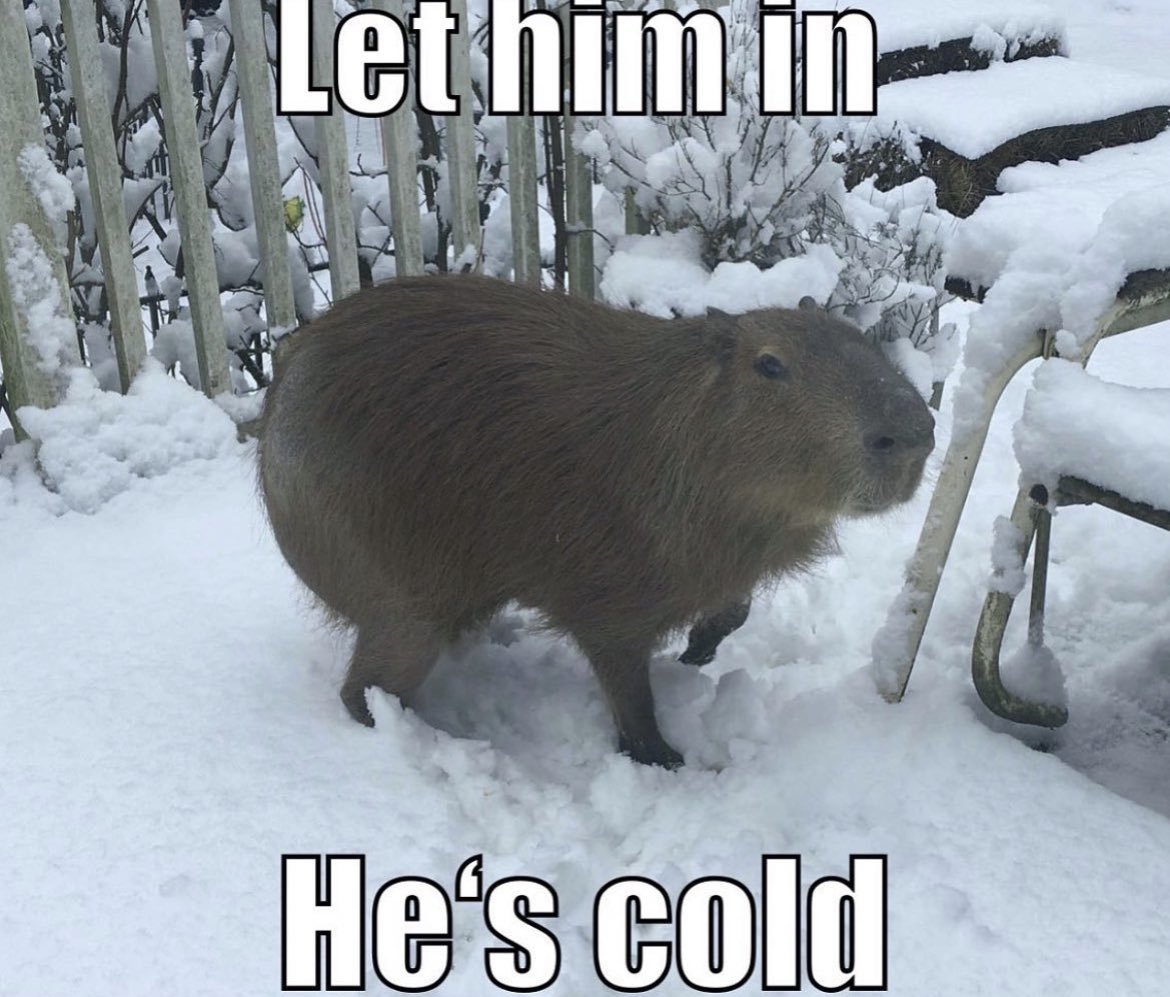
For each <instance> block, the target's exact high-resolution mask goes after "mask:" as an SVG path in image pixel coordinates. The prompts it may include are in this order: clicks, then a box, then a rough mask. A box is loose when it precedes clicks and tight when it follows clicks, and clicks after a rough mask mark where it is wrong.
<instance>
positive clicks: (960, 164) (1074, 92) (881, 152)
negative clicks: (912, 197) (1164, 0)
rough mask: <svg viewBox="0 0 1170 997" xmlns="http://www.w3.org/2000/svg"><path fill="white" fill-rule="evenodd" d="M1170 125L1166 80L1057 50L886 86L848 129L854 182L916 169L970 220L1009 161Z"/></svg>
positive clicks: (1116, 141)
mask: <svg viewBox="0 0 1170 997" xmlns="http://www.w3.org/2000/svg"><path fill="white" fill-rule="evenodd" d="M1168 126H1170V79H1161V78H1154V77H1144V76H1137V75H1135V74H1133V73H1126V72H1122V71H1120V70H1116V69H1108V68H1106V67H1103V66H1097V65H1094V64H1091V63H1082V62H1075V61H1074V60H1071V59H1068V58H1064V57H1061V56H1053V57H1049V58H1037V59H1027V60H1024V61H1019V62H1011V63H1006V62H1004V63H996V64H994V65H992V66H990V67H989V68H987V69H983V70H979V71H969V72H957V73H947V74H945V75H942V76H932V77H928V78H919V79H910V80H903V81H901V82H898V83H890V84H887V85H886V86H884V87H881V88H880V89H879V91H878V116H877V119H876V120H874V119H858V120H857V121H856V122H855V123H854V124H853V125H852V128H851V135H852V138H853V141H854V144H855V145H856V146H858V148H859V153H858V154H857V155H856V156H855V157H854V161H853V162H852V163H851V164H850V171H849V172H850V176H849V180H850V182H854V183H855V182H859V181H860V180H862V179H864V178H865V177H867V176H872V175H875V174H876V175H877V178H878V185H879V186H880V187H883V188H889V187H893V186H896V185H897V184H900V183H905V182H906V181H908V180H910V179H913V178H915V177H918V176H923V175H926V176H930V177H932V178H933V179H934V180H935V182H936V183H937V184H938V188H939V204H940V205H941V206H942V207H944V208H946V209H947V210H948V211H951V212H952V213H954V214H956V215H958V216H960V217H966V216H968V215H970V214H971V213H972V212H974V211H975V209H976V208H978V207H979V205H980V203H981V202H982V201H983V199H984V198H985V197H987V196H988V195H990V194H994V193H995V192H996V180H997V179H998V177H999V175H1000V174H1001V173H1002V172H1003V170H1005V169H1006V168H1008V167H1011V166H1017V165H1019V164H1021V163H1026V162H1032V161H1034V162H1041V163H1057V162H1060V161H1061V160H1069V159H1077V158H1080V157H1081V156H1085V155H1088V154H1090V153H1092V152H1095V151H1096V150H1098V149H1105V148H1112V147H1116V146H1122V145H1129V144H1132V143H1135V142H1142V141H1145V140H1148V139H1151V138H1153V137H1154V136H1155V135H1157V134H1159V133H1160V132H1162V131H1164V130H1165V129H1166V128H1167V127H1168Z"/></svg>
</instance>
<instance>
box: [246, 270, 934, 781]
mask: <svg viewBox="0 0 1170 997" xmlns="http://www.w3.org/2000/svg"><path fill="white" fill-rule="evenodd" d="M276 367H277V375H276V378H275V381H274V384H273V386H272V387H271V389H270V390H269V395H268V400H267V403H266V409H265V416H264V428H263V431H262V435H261V442H260V469H261V481H262V487H263V493H264V500H265V503H266V505H267V508H268V515H269V518H270V520H271V523H272V527H273V530H274V532H275V535H276V538H277V541H278V543H279V544H280V548H281V550H282V552H283V553H284V555H285V557H286V558H287V560H288V562H289V564H290V565H291V566H292V567H293V569H294V571H296V573H297V575H298V576H299V577H300V578H301V579H302V581H303V582H304V583H305V584H306V585H307V586H308V587H309V588H310V589H311V590H312V591H313V592H314V593H315V594H316V595H317V597H318V598H319V599H320V600H321V602H322V603H324V605H325V606H326V607H327V608H328V609H329V610H330V611H331V612H332V613H333V614H335V615H336V616H337V617H339V618H341V619H342V620H344V621H347V622H349V623H352V624H354V625H356V627H357V631H358V635H357V643H356V646H355V650H354V657H353V660H352V662H351V665H350V672H349V676H348V678H347V680H346V683H345V686H344V688H343V690H342V698H343V699H344V701H345V703H346V705H347V707H348V708H349V710H350V712H351V713H353V715H354V716H355V717H357V718H358V719H360V720H362V721H363V722H366V723H369V722H371V719H370V715H369V712H368V709H367V707H366V704H365V690H366V688H368V687H369V686H371V685H377V686H380V687H382V688H384V689H386V690H387V691H389V692H392V693H395V694H397V695H400V696H402V697H404V698H405V699H409V697H410V696H411V694H412V693H413V692H414V691H415V689H416V688H417V687H418V685H419V684H420V683H421V682H422V680H423V679H424V678H425V677H426V674H427V673H428V671H429V670H430V668H431V667H432V665H433V664H434V662H435V659H436V657H437V655H438V653H439V651H440V650H441V649H442V647H443V646H444V645H445V644H447V643H449V642H450V641H452V640H454V639H455V638H457V637H458V636H459V635H460V634H462V633H464V632H466V631H468V630H471V629H473V628H475V627H477V626H480V625H482V624H483V623H486V622H487V621H488V620H489V619H490V618H491V617H492V616H493V615H494V614H495V613H496V612H498V611H499V609H500V608H502V606H503V605H504V604H506V603H507V602H509V601H512V600H515V601H518V602H520V603H521V604H523V605H526V606H529V607H533V608H535V609H538V610H539V611H540V612H541V613H542V614H543V615H544V617H545V618H546V620H547V621H548V623H549V624H550V625H551V626H552V627H554V628H557V629H559V630H562V631H564V632H566V633H568V634H570V635H572V636H573V637H574V638H575V639H576V641H577V642H578V644H580V646H581V648H582V650H583V651H584V652H585V653H586V655H587V656H588V657H589V659H590V661H591V663H592V664H593V666H594V669H595V671H596V672H597V674H598V676H599V678H600V679H601V681H602V684H603V686H604V688H605V691H606V694H607V697H608V699H609V702H610V706H611V708H612V710H613V712H614V715H615V718H616V720H617V724H618V728H619V732H620V734H621V740H622V744H623V747H624V748H625V749H626V750H628V751H629V752H630V753H631V754H633V755H634V756H635V757H636V758H639V759H641V760H644V761H654V762H661V763H675V762H677V761H678V760H679V756H678V755H677V753H676V752H674V751H673V749H671V748H670V747H669V746H668V745H667V744H666V743H665V742H664V741H663V740H662V737H661V735H660V734H659V732H658V728H657V725H656V723H655V720H654V710H653V700H652V698H651V695H650V688H649V679H648V662H649V657H650V655H651V653H652V651H653V650H654V648H655V646H656V645H657V644H658V643H659V642H660V641H661V640H662V639H663V637H664V636H665V635H667V634H668V633H669V632H670V631H672V630H674V629H677V628H679V627H681V626H684V625H686V624H687V623H688V622H690V621H692V620H693V619H694V618H695V617H697V616H698V615H700V614H701V613H703V612H704V611H706V610H711V609H719V608H720V607H722V606H725V605H726V604H727V603H729V602H733V601H735V600H737V599H742V598H743V597H744V596H745V595H747V594H748V593H750V592H751V590H752V589H753V588H754V587H755V586H756V585H757V584H758V583H759V582H760V581H761V580H762V579H764V578H766V577H769V576H774V575H776V574H779V573H780V572H783V571H786V570H790V569H793V568H798V567H801V566H803V565H806V564H808V563H809V562H810V561H811V560H812V559H814V558H815V557H816V556H818V555H819V554H820V553H822V552H823V550H824V549H825V547H826V545H827V543H828V541H829V540H830V537H831V530H832V524H833V522H834V520H835V519H836V518H838V517H839V516H841V515H850V514H864V513H868V512H874V511H879V510H881V509H885V508H887V507H888V506H890V505H892V504H894V503H896V502H899V501H903V500H905V499H906V498H908V497H909V496H910V495H911V494H912V492H913V490H914V488H915V486H916V485H917V483H918V480H919V478H920V476H921V470H922V465H923V461H924V459H925V456H926V453H927V452H928V451H929V449H930V446H931V443H932V441H933V421H932V420H931V418H930V415H929V412H928V410H927V409H926V407H925V405H924V404H923V403H922V400H921V399H920V398H919V397H918V396H917V395H916V394H915V393H914V391H913V389H911V388H910V387H909V385H908V384H907V383H906V382H905V380H904V379H903V378H902V377H901V375H899V374H898V373H897V372H896V371H895V370H894V368H893V367H891V366H890V365H889V364H888V363H887V362H886V360H885V359H884V358H883V357H882V355H881V354H880V352H878V351H877V350H875V349H874V348H872V347H871V346H869V345H868V344H867V343H866V342H865V341H864V339H863V338H862V337H861V336H860V334H859V333H858V332H857V331H856V330H854V329H852V328H851V327H849V326H846V325H845V324H843V323H840V322H838V321H836V320H834V319H832V318H830V317H829V316H827V315H825V314H824V313H823V312H819V311H790V310H781V309H773V310H768V311H761V312H755V313H751V314H749V315H744V316H740V317H738V318H736V317H732V316H727V315H722V314H721V313H720V314H715V315H712V316H708V317H707V318H705V319H689V320H681V319H680V320H674V321H665V320H660V319H654V318H650V317H648V316H645V315H641V314H638V313H635V312H625V311H618V310H615V309H611V308H607V307H605V306H603V305H600V304H594V303H587V302H583V301H580V300H577V299H572V298H569V297H566V296H564V295H561V294H556V293H552V292H539V291H533V290H528V289H525V288H521V287H519V286H516V285H513V284H509V283H505V282H502V281H493V280H487V279H483V278H476V277H468V276H459V277H454V276H452V277H421V278H405V279H400V280H394V281H390V282H387V283H385V284H382V285H379V286H377V287H374V288H371V289H369V290H366V291H363V292H361V293H359V294H357V295H355V296H353V297H352V298H349V299H346V300H344V301H342V302H341V303H339V304H338V305H337V306H336V307H335V308H334V309H332V310H331V311H330V312H328V313H327V314H326V315H325V316H324V317H322V318H321V319H319V320H318V321H316V322H314V323H313V324H312V325H310V326H308V327H306V328H305V329H302V330H300V331H298V332H297V333H295V334H294V335H293V336H292V337H290V339H289V340H288V341H287V343H286V344H285V345H282V346H281V347H280V350H279V352H278V355H277V364H276Z"/></svg>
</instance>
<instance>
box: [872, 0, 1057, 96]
mask: <svg viewBox="0 0 1170 997" xmlns="http://www.w3.org/2000/svg"><path fill="white" fill-rule="evenodd" d="M864 9H865V10H867V11H868V12H869V13H870V14H871V15H872V16H873V18H874V21H875V22H876V23H877V29H878V62H877V83H878V86H884V85H885V84H887V83H894V82H897V81H899V80H908V79H917V78H919V77H922V76H933V75H936V74H938V73H951V72H958V71H962V70H977V69H986V68H987V67H988V66H990V65H991V64H992V63H993V62H1014V61H1017V60H1020V59H1030V58H1036V57H1043V56H1050V55H1061V54H1063V53H1064V52H1065V51H1066V37H1065V26H1064V19H1063V17H1062V16H1061V15H1060V14H1058V13H1057V12H1056V11H1054V10H1053V9H1052V8H1050V7H1047V6H1044V5H1041V4H1034V3H1012V2H1004V0H1000V2H995V0H993V2H990V3H968V2H965V0H964V2H961V3H958V2H955V0H871V2H870V3H867V4H865V5H864Z"/></svg>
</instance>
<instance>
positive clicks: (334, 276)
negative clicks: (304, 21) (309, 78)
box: [313, 0, 361, 301]
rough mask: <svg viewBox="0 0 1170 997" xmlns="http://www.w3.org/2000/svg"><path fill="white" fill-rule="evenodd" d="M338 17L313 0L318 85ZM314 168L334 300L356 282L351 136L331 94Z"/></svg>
mask: <svg viewBox="0 0 1170 997" xmlns="http://www.w3.org/2000/svg"><path fill="white" fill-rule="evenodd" d="M336 28H337V18H336V15H335V14H334V12H333V0H313V37H314V38H316V39H318V41H317V42H316V43H315V44H314V45H313V77H314V80H315V82H316V83H317V84H319V85H324V84H329V85H332V83H333V42H332V39H333V35H334V33H335V31H336ZM316 129H317V170H318V172H319V174H320V179H321V200H322V203H323V207H324V210H325V241H326V242H327V243H328V245H329V282H330V284H331V285H332V289H333V300H334V301H339V300H340V299H342V298H344V297H346V296H347V295H350V294H353V293H354V292H355V291H356V290H357V289H358V287H359V286H360V283H361V282H360V279H359V277H358V260H357V230H356V227H355V226H354V221H353V187H352V185H351V184H350V181H349V139H348V138H347V137H346V134H345V109H344V108H343V107H342V106H341V105H340V104H339V103H338V102H337V99H336V98H334V101H333V111H332V113H331V114H325V115H321V116H320V117H318V118H317V120H316Z"/></svg>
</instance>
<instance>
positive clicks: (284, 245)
mask: <svg viewBox="0 0 1170 997" xmlns="http://www.w3.org/2000/svg"><path fill="white" fill-rule="evenodd" d="M230 2H231V16H232V38H233V39H234V41H235V44H236V69H237V72H238V73H239V80H240V105H241V107H242V109H243V112H244V141H245V142H246V143H247V148H248V177H249V180H250V182H251V185H252V211H253V213H254V214H255V216H256V236H257V241H258V243H259V247H260V276H261V279H262V280H263V281H264V305H265V311H266V312H267V316H268V328H269V329H274V328H276V329H290V328H292V327H293V326H294V325H296V322H297V312H296V305H295V302H294V298H293V282H292V271H291V270H290V268H289V265H288V233H287V231H286V230H285V226H284V195H283V192H282V191H281V188H280V159H279V157H278V156H277V152H276V119H275V117H274V115H273V113H272V95H271V92H270V91H269V88H268V46H267V44H266V42H265V40H264V14H263V11H262V10H261V6H260V4H258V3H256V2H255V0H230Z"/></svg>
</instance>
